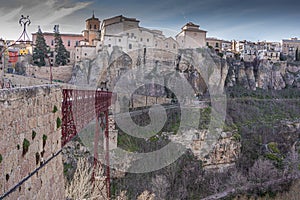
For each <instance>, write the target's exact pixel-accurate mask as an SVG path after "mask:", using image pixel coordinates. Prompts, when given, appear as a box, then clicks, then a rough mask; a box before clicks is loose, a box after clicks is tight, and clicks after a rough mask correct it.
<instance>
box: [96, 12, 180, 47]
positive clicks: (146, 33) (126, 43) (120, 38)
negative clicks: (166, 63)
mask: <svg viewBox="0 0 300 200" xmlns="http://www.w3.org/2000/svg"><path fill="white" fill-rule="evenodd" d="M139 22H140V21H139V20H137V19H135V18H127V17H124V16H122V15H120V16H116V17H112V18H109V19H105V20H103V23H102V25H101V42H100V43H101V44H97V45H96V46H97V47H98V46H101V45H103V46H107V50H108V52H112V50H113V47H114V46H118V47H121V49H122V50H123V51H125V52H130V51H134V50H137V49H145V48H146V49H147V48H156V49H157V48H159V49H163V50H166V51H171V52H175V51H176V52H177V49H178V43H177V42H176V41H175V40H174V39H173V38H171V37H170V38H166V37H165V36H164V35H163V32H162V31H160V30H151V29H147V28H144V27H140V26H139Z"/></svg>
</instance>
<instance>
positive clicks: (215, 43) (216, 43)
mask: <svg viewBox="0 0 300 200" xmlns="http://www.w3.org/2000/svg"><path fill="white" fill-rule="evenodd" d="M222 44H223V40H220V39H217V38H211V37H208V38H206V46H208V47H210V48H213V49H214V50H215V51H216V52H221V51H222Z"/></svg>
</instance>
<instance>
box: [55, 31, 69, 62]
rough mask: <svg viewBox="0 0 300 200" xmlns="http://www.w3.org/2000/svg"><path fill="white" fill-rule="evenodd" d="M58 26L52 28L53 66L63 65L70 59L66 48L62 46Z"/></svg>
mask: <svg viewBox="0 0 300 200" xmlns="http://www.w3.org/2000/svg"><path fill="white" fill-rule="evenodd" d="M58 28H59V27H58V25H55V26H54V41H55V54H56V55H55V64H56V65H65V64H67V62H68V59H69V58H70V52H69V51H67V49H66V47H65V46H64V44H63V41H62V39H61V35H60V33H59V29H58Z"/></svg>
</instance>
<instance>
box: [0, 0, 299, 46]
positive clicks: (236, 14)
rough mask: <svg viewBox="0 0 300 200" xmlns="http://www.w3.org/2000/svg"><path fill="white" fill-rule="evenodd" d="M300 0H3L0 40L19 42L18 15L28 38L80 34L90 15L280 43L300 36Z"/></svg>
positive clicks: (173, 31) (168, 31) (174, 31)
mask: <svg viewBox="0 0 300 200" xmlns="http://www.w3.org/2000/svg"><path fill="white" fill-rule="evenodd" d="M299 8H300V1H297V0H285V1H282V0H281V1H278V0H250V1H240V0H151V1H147V0H145V1H141V0H127V1H126V0H101V1H100V0H97V1H96V0H94V1H92V0H44V1H40V0H10V1H4V0H1V7H0V23H1V26H0V27H1V28H0V37H2V38H4V39H17V38H18V36H19V35H20V34H21V32H22V28H21V27H20V25H19V24H18V20H19V18H20V15H21V14H23V15H29V16H30V19H31V22H32V23H31V25H30V27H29V33H32V32H36V31H37V26H38V25H40V26H41V28H42V31H43V32H52V31H53V26H54V25H55V24H59V25H60V31H61V32H63V33H81V31H82V30H83V29H84V27H85V24H84V23H85V19H87V18H89V17H91V15H92V12H93V10H94V11H95V15H96V17H98V18H99V19H100V20H103V19H105V18H109V17H112V16H116V15H121V14H122V15H124V16H127V17H134V18H137V19H139V20H140V21H141V23H140V25H141V26H143V27H147V28H155V29H161V30H163V31H164V33H165V34H166V35H167V36H175V35H176V34H177V33H178V32H179V31H180V28H181V27H182V26H183V25H184V24H185V23H187V22H189V21H191V22H193V23H196V24H199V25H200V27H201V29H204V30H206V31H208V33H207V34H208V36H209V37H218V38H221V39H227V40H232V39H238V40H243V39H246V40H252V41H258V40H268V41H281V39H283V38H290V37H297V36H299V37H300V12H299Z"/></svg>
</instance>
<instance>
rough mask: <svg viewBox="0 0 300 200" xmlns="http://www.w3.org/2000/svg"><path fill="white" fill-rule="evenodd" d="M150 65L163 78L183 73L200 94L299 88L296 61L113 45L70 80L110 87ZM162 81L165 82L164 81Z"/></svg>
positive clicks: (299, 66)
mask: <svg viewBox="0 0 300 200" xmlns="http://www.w3.org/2000/svg"><path fill="white" fill-rule="evenodd" d="M154 67H158V68H159V69H160V70H162V71H163V73H162V72H161V71H160V73H161V74H160V75H161V76H164V77H168V76H169V75H167V74H174V73H175V72H179V73H181V74H183V75H184V76H185V77H186V79H187V80H188V81H189V82H190V84H191V86H192V87H193V88H194V90H195V93H196V94H200V95H202V94H205V93H206V92H207V91H209V92H210V93H214V92H217V93H219V92H223V89H224V87H231V86H234V85H240V86H242V87H244V88H247V89H250V90H255V89H256V88H262V89H275V90H281V89H284V88H286V87H300V64H299V63H287V62H285V61H278V62H273V61H269V60H261V61H254V62H244V61H239V60H233V59H231V60H230V59H227V60H225V59H224V58H221V57H219V56H218V55H216V54H215V53H213V52H211V51H210V50H209V49H182V50H179V51H178V53H176V54H175V53H170V52H162V51H161V50H158V49H157V50H156V49H151V50H147V51H144V52H143V53H141V52H140V51H137V52H129V53H128V54H127V53H125V52H123V51H122V50H121V49H120V48H119V47H114V49H113V51H112V53H111V54H110V55H109V53H108V52H107V50H105V49H103V50H101V51H99V52H98V54H97V56H96V58H94V59H85V60H82V61H80V62H78V63H76V64H75V65H74V68H73V74H72V79H71V81H70V83H72V84H75V85H79V86H85V87H93V88H95V87H107V88H108V89H110V90H111V89H112V88H113V87H114V85H115V84H116V82H117V81H118V80H119V78H120V77H121V76H122V75H123V74H125V72H127V71H128V70H130V69H141V70H142V71H143V73H145V72H147V71H149V70H150V71H151V70H152V68H154ZM133 78H135V79H136V78H137V77H133ZM165 82H166V83H168V80H165ZM211 95H212V94H211Z"/></svg>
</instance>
